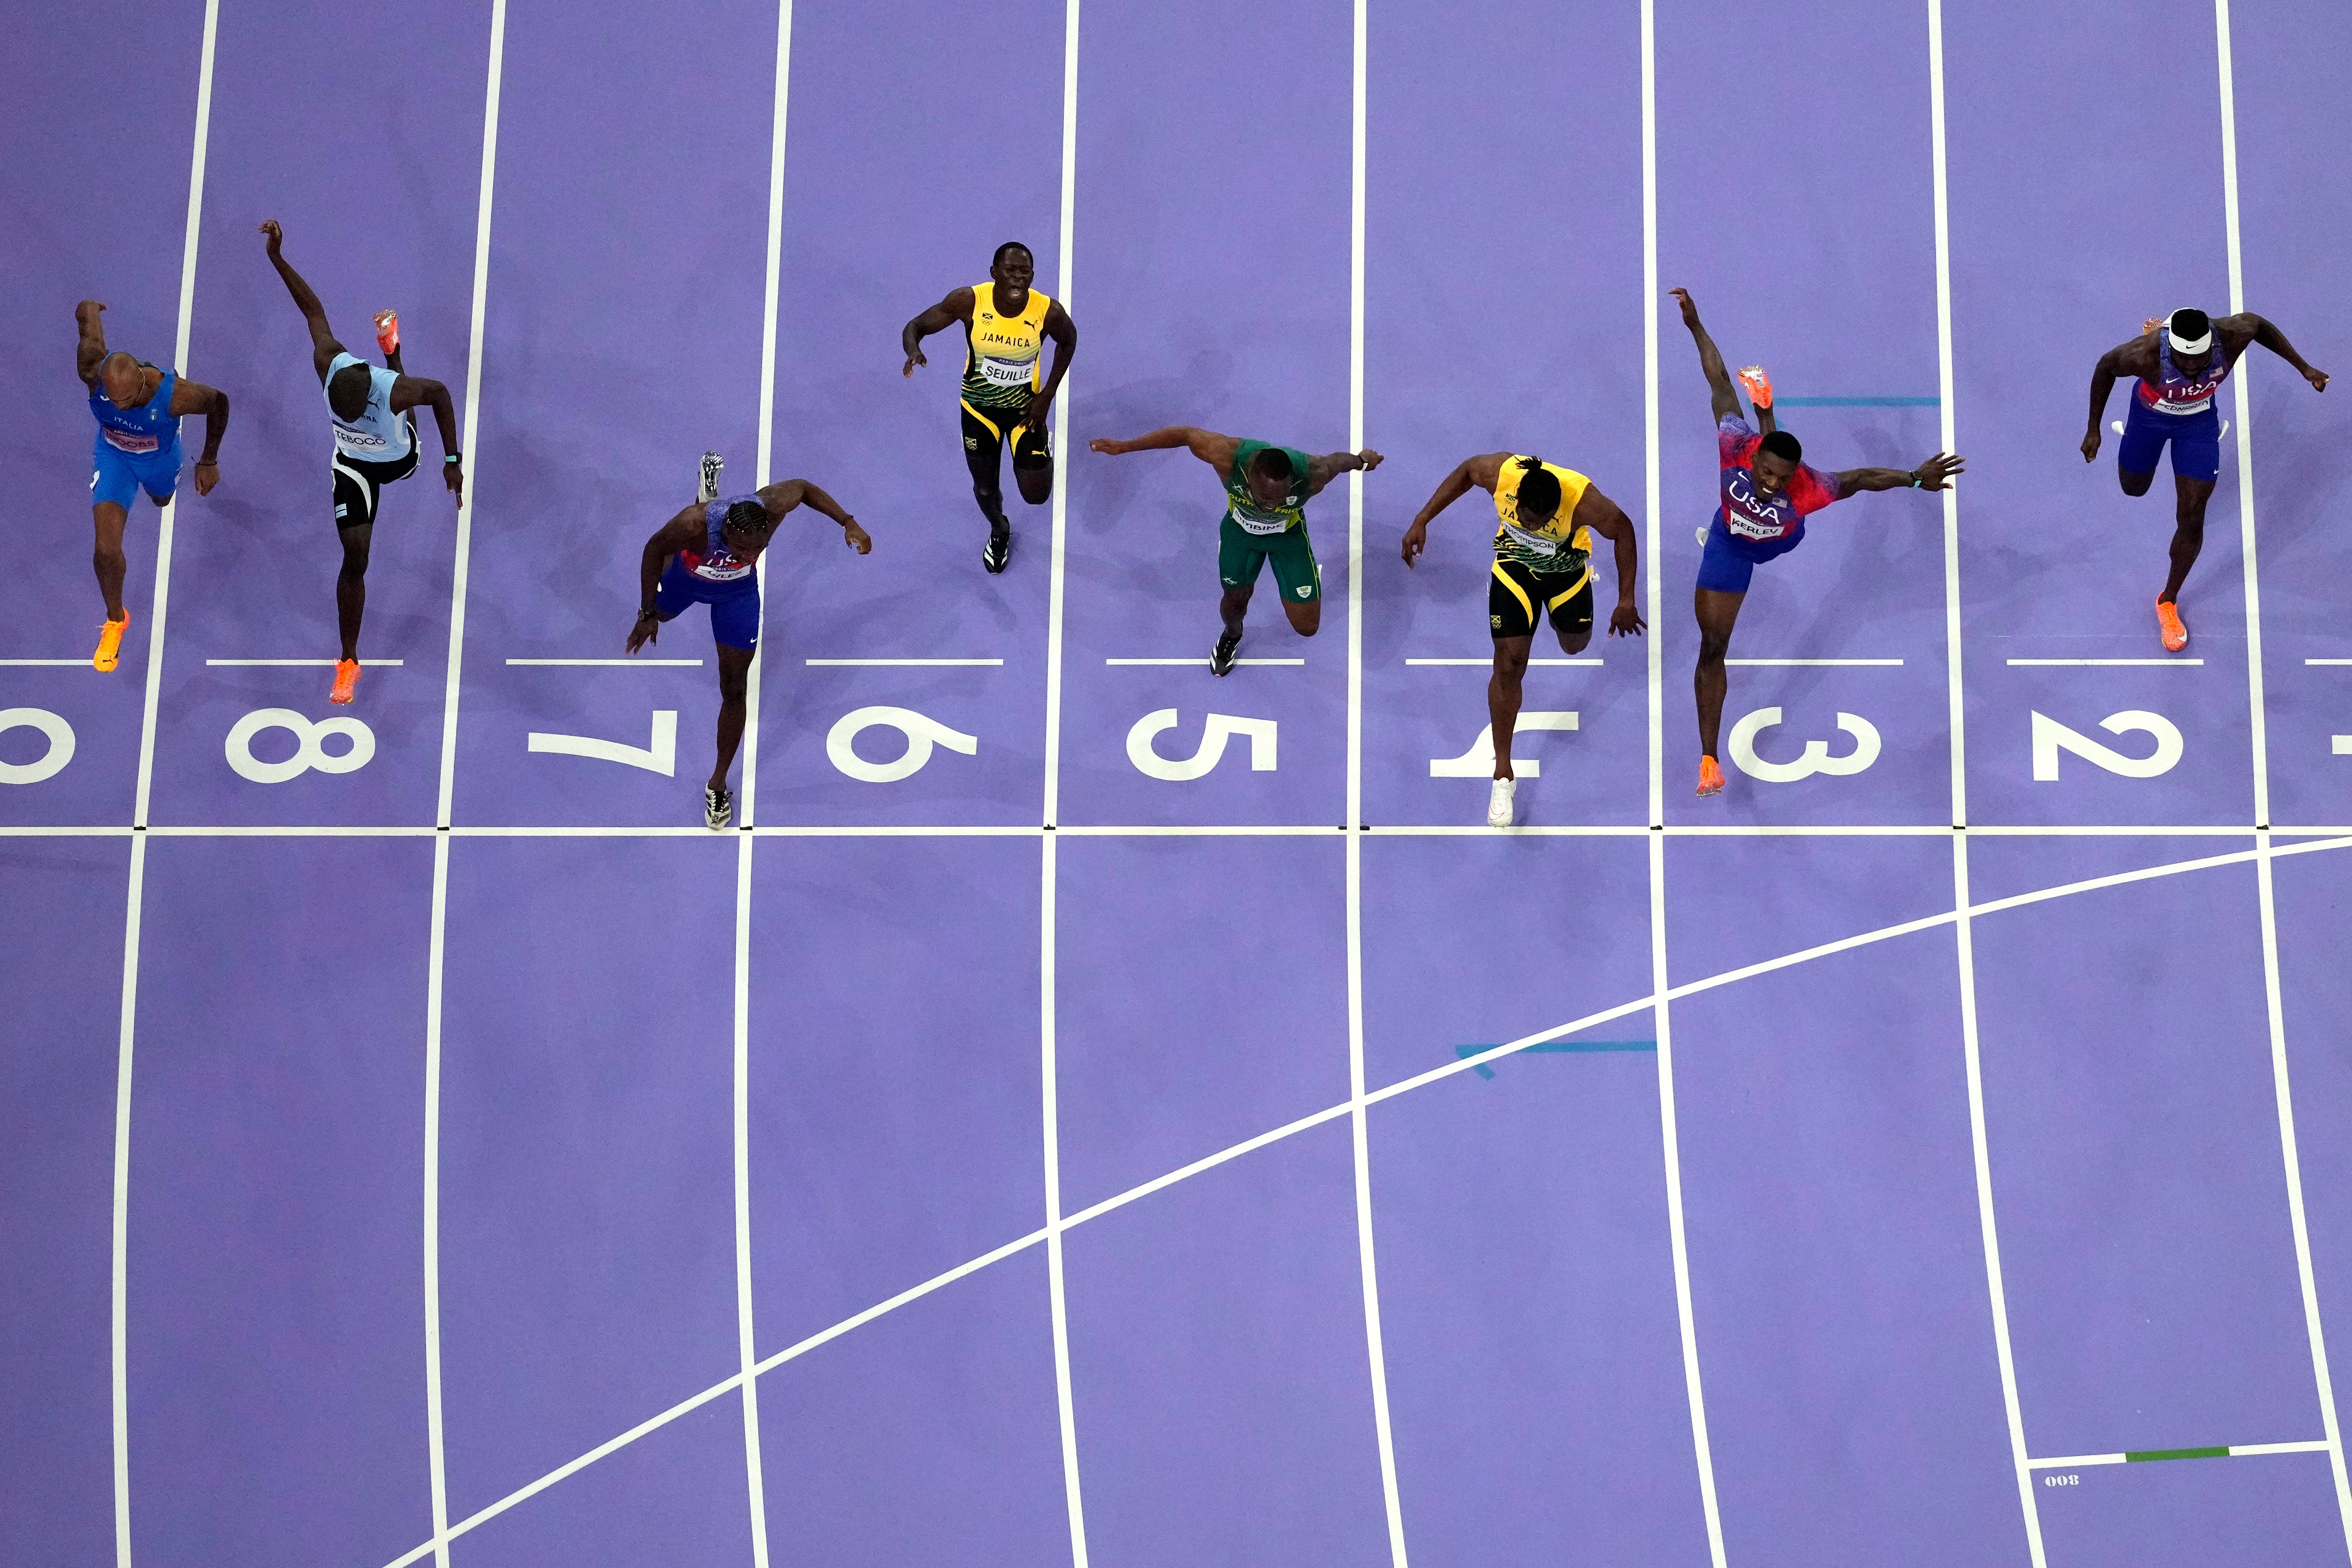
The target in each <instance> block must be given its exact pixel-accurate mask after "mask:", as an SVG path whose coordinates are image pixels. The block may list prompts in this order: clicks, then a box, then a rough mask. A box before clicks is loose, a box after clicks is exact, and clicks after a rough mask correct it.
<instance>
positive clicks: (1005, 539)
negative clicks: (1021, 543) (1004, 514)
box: [980, 528, 1013, 572]
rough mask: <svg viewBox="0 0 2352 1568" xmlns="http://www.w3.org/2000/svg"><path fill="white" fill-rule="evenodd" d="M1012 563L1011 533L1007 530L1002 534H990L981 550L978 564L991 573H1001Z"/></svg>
mask: <svg viewBox="0 0 2352 1568" xmlns="http://www.w3.org/2000/svg"><path fill="white" fill-rule="evenodd" d="M1012 561H1013V531H1012V530H1011V529H1009V528H1008V529H1006V530H1005V531H1003V532H1002V533H993V532H992V533H991V534H990V535H989V536H988V542H987V543H986V544H985V545H983V546H982V548H981V552H980V563H981V564H982V566H985V567H987V568H988V569H989V571H991V572H1002V571H1003V570H1004V568H1005V567H1006V566H1007V565H1009V564H1011V563H1012Z"/></svg>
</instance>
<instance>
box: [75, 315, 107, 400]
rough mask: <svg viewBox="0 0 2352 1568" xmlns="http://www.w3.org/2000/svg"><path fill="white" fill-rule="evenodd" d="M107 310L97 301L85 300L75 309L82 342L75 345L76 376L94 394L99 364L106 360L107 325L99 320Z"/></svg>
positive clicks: (76, 328) (78, 331) (76, 327)
mask: <svg viewBox="0 0 2352 1568" xmlns="http://www.w3.org/2000/svg"><path fill="white" fill-rule="evenodd" d="M105 310H106V307H105V306H103V305H101V304H100V303H99V302H98V301H97V300H83V301H82V302H81V303H80V304H79V305H76V306H75V307H74V328H75V330H76V331H77V333H78V334H79V340H80V341H79V342H77V343H75V345H74V374H76V375H79V376H80V377H81V384H83V385H84V386H87V387H89V389H90V390H91V391H93V392H95V391H96V390H98V366H99V362H100V361H101V360H103V359H104V358H106V323H105V322H103V321H100V320H99V319H98V318H99V317H100V315H101V314H102V313H104V311H105Z"/></svg>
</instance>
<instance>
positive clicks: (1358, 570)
mask: <svg viewBox="0 0 2352 1568" xmlns="http://www.w3.org/2000/svg"><path fill="white" fill-rule="evenodd" d="M1355 11H1356V16H1355V43H1354V58H1353V65H1352V69H1353V71H1354V89H1353V106H1352V111H1351V112H1352V129H1351V132H1350V136H1351V142H1350V146H1349V203H1348V449H1349V451H1358V450H1360V449H1361V448H1362V447H1363V445H1364V206H1365V200H1366V184H1367V182H1366V177H1365V150H1366V146H1367V144H1368V142H1369V140H1370V134H1369V129H1368V121H1367V115H1366V102H1367V98H1368V94H1369V84H1368V79H1369V75H1370V72H1369V70H1368V67H1367V61H1368V57H1369V50H1370V16H1369V7H1368V0H1355ZM1489 662H1491V660H1490V661H1489ZM1363 801H1364V476H1363V475H1362V473H1360V472H1357V473H1351V474H1349V476H1348V794H1347V801H1346V821H1347V823H1348V824H1349V826H1356V825H1358V824H1360V823H1361V822H1362V821H1363ZM1363 849H1364V845H1363V835H1361V834H1360V833H1350V834H1349V835H1348V849H1347V876H1348V910H1347V920H1348V924H1347V933H1348V1098H1349V1100H1350V1101H1351V1102H1352V1103H1353V1105H1354V1108H1355V1109H1354V1111H1353V1113H1352V1114H1351V1115H1350V1117H1349V1134H1350V1138H1351V1140H1352V1145H1353V1151H1354V1161H1355V1172H1356V1263H1357V1268H1358V1271H1359V1273H1360V1275H1361V1277H1362V1279H1363V1293H1364V1350H1365V1359H1366V1363H1367V1370H1368V1372H1369V1373H1370V1380H1371V1393H1372V1436H1373V1439H1374V1442H1375V1443H1376V1445H1377V1447H1378V1448H1379V1452H1380V1459H1381V1500H1382V1501H1383V1503H1384V1504H1385V1505H1386V1507H1387V1510H1388V1524H1389V1563H1390V1568H1405V1542H1404V1504H1403V1500H1402V1495H1401V1494H1400V1492H1399V1491H1398V1489H1397V1468H1396V1441H1395V1436H1394V1427H1393V1423H1392V1421H1391V1415H1390V1411H1389V1371H1388V1352H1387V1350H1386V1348H1385V1345H1384V1342H1383V1341H1382V1339H1381V1285H1380V1268H1379V1263H1378V1258H1377V1256H1376V1252H1375V1249H1374V1247H1373V1240H1372V1147H1371V1130H1370V1127H1369V1126H1368V1125H1367V1124H1366V1121H1365V1113H1364V898H1363V893H1364V856H1363Z"/></svg>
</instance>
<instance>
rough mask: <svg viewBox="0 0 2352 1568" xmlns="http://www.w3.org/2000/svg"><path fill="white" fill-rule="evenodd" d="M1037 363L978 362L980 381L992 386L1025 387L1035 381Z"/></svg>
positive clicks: (1030, 361)
mask: <svg viewBox="0 0 2352 1568" xmlns="http://www.w3.org/2000/svg"><path fill="white" fill-rule="evenodd" d="M1036 370H1037V362H1036V361H1035V360H1034V359H1032V360H1020V361H1014V360H1005V359H983V360H982V361H981V362H980V374H981V379H982V380H983V381H985V382H987V383H988V384H991V385H992V386H1026V385H1028V384H1030V382H1031V381H1033V380H1034V379H1035V376H1036Z"/></svg>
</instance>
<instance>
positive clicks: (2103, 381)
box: [2083, 320, 2164, 463]
mask: <svg viewBox="0 0 2352 1568" xmlns="http://www.w3.org/2000/svg"><path fill="white" fill-rule="evenodd" d="M2163 325H2164V322H2163V321H2160V320H2159V321H2157V322H2156V324H2155V325H2154V326H2151V327H2149V328H2148V330H2147V331H2145V332H2142V333H2141V334H2140V335H2139V336H2138V337H2136V338H2134V339H2133V340H2132V341H2131V342H2127V343H2117V344H2116V346H2115V347H2113V348H2111V349H2109V350H2108V351H2107V352H2106V353H2103V354H2101V355H2100V356H2099V362H2098V363H2096V364H2095V365H2093V366H2092V367H2091V417H2090V421H2089V423H2088V424H2086V425H2085V426H2084V428H2083V461H2084V462H2086V463H2088V462H2091V461H2093V460H2095V458H2097V457H2098V455H2099V439H2100V437H2099V416H2101V415H2102V414H2105V412H2106V411H2107V394H2109V393H2110V392H2113V391H2114V390H2115V387H2116V381H2117V380H2119V379H2120V378H2122V377H2124V376H2130V377H2131V378H2132V379H2133V380H2135V381H2137V380H2138V379H2140V378H2141V377H2142V376H2148V375H2154V374H2156V369H2157V354H2156V334H2157V331H2158V329H2160V328H2161V327H2162V326H2163Z"/></svg>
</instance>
